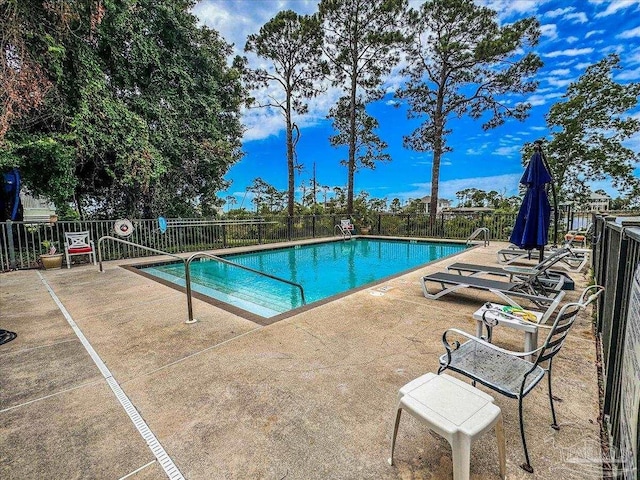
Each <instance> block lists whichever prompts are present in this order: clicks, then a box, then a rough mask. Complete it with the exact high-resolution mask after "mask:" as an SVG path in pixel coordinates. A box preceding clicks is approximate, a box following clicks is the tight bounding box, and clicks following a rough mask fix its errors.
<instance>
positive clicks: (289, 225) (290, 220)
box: [287, 216, 293, 241]
mask: <svg viewBox="0 0 640 480" xmlns="http://www.w3.org/2000/svg"><path fill="white" fill-rule="evenodd" d="M292 238H293V217H292V216H288V217H287V240H289V241H291V239H292Z"/></svg>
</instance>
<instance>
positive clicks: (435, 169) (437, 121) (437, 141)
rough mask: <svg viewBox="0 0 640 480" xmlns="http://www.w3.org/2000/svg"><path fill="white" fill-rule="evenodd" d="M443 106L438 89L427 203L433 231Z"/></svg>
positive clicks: (442, 92) (438, 184) (441, 92)
mask: <svg viewBox="0 0 640 480" xmlns="http://www.w3.org/2000/svg"><path fill="white" fill-rule="evenodd" d="M443 104H444V87H443V86H441V87H440V88H439V89H438V98H437V100H436V113H435V115H434V119H433V123H434V124H435V127H436V128H435V130H436V131H435V138H434V142H433V166H432V167H431V202H430V203H429V226H430V227H431V229H432V231H433V227H434V225H435V224H436V214H437V213H438V189H439V187H440V160H441V159H442V135H443V132H444V118H443V116H442V108H443Z"/></svg>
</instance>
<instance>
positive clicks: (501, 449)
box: [495, 413, 507, 480]
mask: <svg viewBox="0 0 640 480" xmlns="http://www.w3.org/2000/svg"><path fill="white" fill-rule="evenodd" d="M495 430H496V440H497V441H498V461H499V462H500V478H502V479H503V480H504V479H505V478H506V476H507V461H506V451H505V440H504V424H503V422H502V413H501V414H500V415H498V420H497V421H496V426H495Z"/></svg>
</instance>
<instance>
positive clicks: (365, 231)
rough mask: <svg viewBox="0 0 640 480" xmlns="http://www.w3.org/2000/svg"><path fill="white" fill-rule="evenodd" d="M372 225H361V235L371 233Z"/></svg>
mask: <svg viewBox="0 0 640 480" xmlns="http://www.w3.org/2000/svg"><path fill="white" fill-rule="evenodd" d="M369 230H371V227H360V235H369Z"/></svg>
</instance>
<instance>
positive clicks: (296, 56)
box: [245, 10, 327, 215]
mask: <svg viewBox="0 0 640 480" xmlns="http://www.w3.org/2000/svg"><path fill="white" fill-rule="evenodd" d="M245 51H247V52H254V53H256V54H257V55H258V56H259V57H262V58H265V59H268V60H270V61H271V63H272V65H271V68H270V69H269V70H267V69H256V70H248V71H247V72H246V78H247V81H248V83H249V86H250V88H252V89H260V88H266V87H267V86H268V85H269V84H274V85H276V86H277V87H278V89H279V90H281V91H282V94H283V96H282V97H281V98H277V97H276V96H274V95H269V99H270V100H269V101H268V102H267V103H258V106H261V107H275V108H278V109H279V110H280V111H281V113H282V114H283V116H284V118H285V123H286V129H285V132H286V144H287V170H288V200H287V211H288V213H289V215H293V213H294V211H293V210H294V194H295V169H296V167H298V165H296V162H295V145H296V143H297V140H298V139H299V132H298V138H297V139H296V140H295V141H294V138H293V132H294V130H296V131H298V130H297V126H296V125H295V123H294V122H293V118H292V114H293V113H294V112H297V113H298V114H304V113H306V112H307V110H308V105H307V103H306V100H307V99H309V98H312V97H315V96H316V95H318V94H319V93H321V92H322V91H323V89H322V87H321V86H320V85H319V81H320V80H321V79H322V78H323V77H324V75H325V74H326V73H327V65H326V63H325V62H324V61H323V60H322V29H321V25H320V21H319V19H318V17H317V16H301V15H298V14H297V13H295V12H293V11H291V10H285V11H282V12H279V13H278V14H277V15H276V16H275V17H274V18H272V19H271V20H269V21H268V22H267V23H266V24H264V25H263V26H262V27H261V28H260V32H259V33H258V34H257V35H249V37H248V39H247V43H246V45H245ZM252 101H253V102H252V103H255V101H254V99H252Z"/></svg>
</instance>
